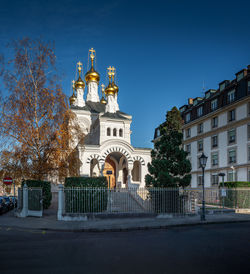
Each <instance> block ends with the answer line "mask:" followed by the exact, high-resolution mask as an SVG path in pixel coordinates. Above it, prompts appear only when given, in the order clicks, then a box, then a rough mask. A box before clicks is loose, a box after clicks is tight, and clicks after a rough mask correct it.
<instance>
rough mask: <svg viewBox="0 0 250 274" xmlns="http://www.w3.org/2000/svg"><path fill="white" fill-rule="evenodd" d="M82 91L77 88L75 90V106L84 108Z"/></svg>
mask: <svg viewBox="0 0 250 274" xmlns="http://www.w3.org/2000/svg"><path fill="white" fill-rule="evenodd" d="M83 96H84V90H83V88H77V89H76V98H77V103H76V105H77V106H78V107H84V106H85V101H84V98H83Z"/></svg>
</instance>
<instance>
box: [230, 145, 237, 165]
mask: <svg viewBox="0 0 250 274" xmlns="http://www.w3.org/2000/svg"><path fill="white" fill-rule="evenodd" d="M228 163H229V164H234V163H236V149H235V148H234V149H230V150H228Z"/></svg>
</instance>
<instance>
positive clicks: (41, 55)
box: [0, 38, 84, 179]
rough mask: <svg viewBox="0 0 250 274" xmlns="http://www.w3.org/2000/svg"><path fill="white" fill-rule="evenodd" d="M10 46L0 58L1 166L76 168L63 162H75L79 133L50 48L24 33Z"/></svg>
mask: <svg viewBox="0 0 250 274" xmlns="http://www.w3.org/2000/svg"><path fill="white" fill-rule="evenodd" d="M11 49H12V50H13V58H12V59H10V60H8V61H7V62H6V63H5V62H4V61H3V59H2V58H0V61H2V62H1V69H0V72H1V71H2V75H1V76H2V78H3V81H4V85H5V88H6V91H8V96H6V97H5V98H3V99H2V103H1V114H0V115H1V116H0V134H1V143H2V153H1V165H2V169H4V170H8V169H9V170H12V173H16V174H15V175H18V176H22V177H24V178H25V177H27V178H36V179H47V178H48V176H55V175H60V176H66V175H68V173H69V172H73V173H77V169H75V170H69V168H70V167H71V166H72V161H73V162H75V163H76V165H77V164H79V162H78V159H76V158H75V157H76V156H77V153H76V149H75V147H76V143H77V142H82V141H83V137H84V136H83V134H82V132H81V130H80V128H79V126H78V124H77V122H76V117H75V115H74V113H73V112H71V111H70V109H69V106H68V102H67V98H66V96H65V94H64V93H63V92H62V89H61V85H60V80H59V77H58V76H57V73H56V68H55V61H56V56H55V53H54V50H53V48H52V47H51V46H50V44H48V43H45V42H43V41H41V40H30V39H28V38H25V39H22V40H18V41H14V42H13V43H11ZM69 161H70V162H69ZM14 163H15V164H14ZM73 166H74V167H75V165H73Z"/></svg>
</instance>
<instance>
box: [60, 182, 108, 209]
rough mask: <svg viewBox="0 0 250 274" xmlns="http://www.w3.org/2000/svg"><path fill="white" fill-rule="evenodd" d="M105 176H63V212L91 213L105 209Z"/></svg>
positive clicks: (106, 189)
mask: <svg viewBox="0 0 250 274" xmlns="http://www.w3.org/2000/svg"><path fill="white" fill-rule="evenodd" d="M107 204H108V182H107V179H106V177H70V178H65V212H66V213H91V212H103V211H105V210H107Z"/></svg>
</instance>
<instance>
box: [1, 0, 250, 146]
mask: <svg viewBox="0 0 250 274" xmlns="http://www.w3.org/2000/svg"><path fill="white" fill-rule="evenodd" d="M26 36H28V37H30V38H37V37H41V38H42V39H43V40H46V41H48V40H52V41H54V42H55V48H56V56H57V66H58V68H59V72H60V74H61V76H62V86H63V90H64V92H65V93H66V94H67V95H68V96H70V95H71V91H70V87H71V80H73V79H74V77H75V66H76V62H77V61H79V60H81V61H82V62H83V65H84V71H85V72H86V66H87V55H88V49H89V48H91V47H93V48H95V49H96V52H97V70H98V72H99V73H100V74H101V83H102V82H104V83H105V84H106V68H107V67H108V66H110V65H111V66H115V67H116V68H117V76H118V85H119V88H120V91H119V97H118V100H119V105H120V109H121V110H122V111H124V112H127V113H129V114H132V115H133V123H132V131H133V133H132V144H133V145H134V146H136V147H152V143H151V140H152V138H153V133H154V128H155V127H157V126H158V125H159V124H160V123H161V122H163V121H164V119H165V114H166V111H167V110H170V109H171V108H172V107H173V106H177V107H180V106H182V105H183V104H185V103H186V102H187V99H188V98H189V97H197V96H202V86H203V82H204V83H205V89H209V88H215V89H216V88H217V87H218V83H219V82H221V81H223V80H225V79H233V78H234V76H235V75H234V74H235V73H236V72H238V71H239V70H241V69H242V68H244V67H246V66H247V65H248V64H250V2H249V1H241V0H239V1H237V2H235V1H232V2H231V1H218V0H217V1H213V0H210V1H192V0H190V1H183V0H179V1H176V0H171V1H169V0H166V1H159V0H154V1H127V0H117V1H92V2H91V1H85V0H81V1H77V0H71V1H66V0H60V1H46V0H43V1H42V0H32V1H30V0H29V1H27V0H22V1H14V0H13V1H5V0H2V1H1V9H0V52H4V53H5V54H7V52H6V50H5V47H4V45H5V44H6V43H7V42H8V41H9V40H10V39H18V38H22V37H26ZM85 92H86V90H85Z"/></svg>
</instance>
